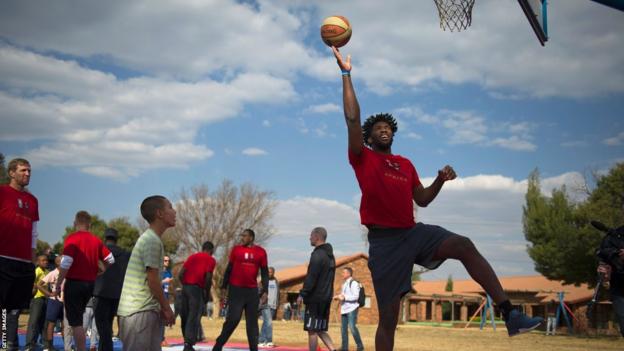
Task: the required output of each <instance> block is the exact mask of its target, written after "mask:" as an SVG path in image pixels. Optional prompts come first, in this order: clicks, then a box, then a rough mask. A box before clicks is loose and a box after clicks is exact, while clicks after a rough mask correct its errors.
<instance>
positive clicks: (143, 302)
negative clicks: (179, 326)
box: [117, 229, 165, 317]
mask: <svg viewBox="0 0 624 351" xmlns="http://www.w3.org/2000/svg"><path fill="white" fill-rule="evenodd" d="M164 254H165V250H164V247H163V244H162V241H161V240H160V237H158V235H156V233H154V231H153V230H152V229H147V230H146V231H145V232H144V233H143V234H141V236H140V237H139V240H137V242H136V244H135V245H134V248H133V249H132V255H130V261H129V262H128V268H127V269H126V275H125V277H124V283H123V288H122V290H121V298H120V299H119V309H118V311H117V314H118V315H119V316H122V317H127V316H130V315H132V314H134V313H137V312H141V311H150V310H155V311H160V304H159V303H158V300H156V298H155V297H154V296H153V295H152V293H151V291H150V288H149V286H148V285H147V271H146V268H148V267H149V268H158V271H159V272H158V276H159V277H160V275H161V273H162V270H163V258H164Z"/></svg>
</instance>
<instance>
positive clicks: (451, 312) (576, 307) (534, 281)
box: [403, 275, 617, 333]
mask: <svg viewBox="0 0 624 351" xmlns="http://www.w3.org/2000/svg"><path fill="white" fill-rule="evenodd" d="M499 280H500V282H501V285H502V286H503V289H504V290H505V292H506V293H507V295H508V296H509V299H510V301H511V303H512V304H513V305H514V306H520V308H522V309H523V310H524V311H525V313H527V314H528V315H530V316H540V317H544V318H547V317H553V316H555V315H556V311H557V309H558V308H559V305H560V303H559V294H560V293H563V301H564V302H565V305H566V306H567V308H569V311H570V312H571V313H572V314H573V316H571V317H572V318H570V320H571V323H572V325H573V328H574V329H575V330H576V331H588V330H596V329H598V330H601V331H603V332H606V333H616V332H617V331H616V330H615V326H614V324H613V322H612V321H611V315H612V313H613V310H612V306H611V302H610V301H609V300H608V299H607V298H606V297H607V296H602V299H599V301H597V303H596V309H595V312H594V318H593V319H594V320H592V321H588V320H587V318H586V311H587V303H588V302H589V301H590V300H591V299H592V297H593V293H594V289H591V288H589V287H588V286H587V284H582V285H580V286H574V285H563V284H562V283H561V282H559V281H553V280H548V279H546V278H545V277H544V276H541V275H533V276H512V277H499ZM446 284H447V280H446V279H444V280H436V281H418V282H415V283H414V285H413V292H412V294H410V295H409V296H408V297H407V298H406V299H405V300H404V304H403V310H404V311H405V313H404V318H403V319H404V321H413V322H418V321H431V322H443V321H451V322H464V323H465V322H467V321H468V320H469V319H470V318H471V317H472V316H473V315H474V314H475V312H477V311H478V310H479V307H480V306H481V305H482V304H483V303H484V301H485V296H486V295H485V291H484V290H483V288H481V286H480V285H479V284H477V283H476V282H475V281H474V280H471V279H466V280H454V281H453V291H450V292H449V291H445V287H446ZM607 295H608V294H607ZM443 304H446V306H447V308H446V313H443V307H442V306H443ZM495 313H496V314H499V312H498V311H496V312H495ZM464 323H460V324H464ZM559 326H560V327H562V328H564V327H565V326H566V323H565V321H564V320H560V321H559Z"/></svg>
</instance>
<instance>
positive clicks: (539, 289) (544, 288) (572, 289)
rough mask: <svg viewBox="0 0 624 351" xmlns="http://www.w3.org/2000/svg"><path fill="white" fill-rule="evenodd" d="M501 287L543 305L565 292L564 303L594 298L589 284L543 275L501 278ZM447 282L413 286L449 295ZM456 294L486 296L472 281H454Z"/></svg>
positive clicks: (428, 292)
mask: <svg viewBox="0 0 624 351" xmlns="http://www.w3.org/2000/svg"><path fill="white" fill-rule="evenodd" d="M499 280H500V282H501V285H502V286H503V289H504V290H505V291H506V292H528V293H536V296H537V297H538V298H540V299H541V301H542V302H543V303H545V302H549V301H559V297H558V295H557V294H558V293H559V292H564V301H566V302H567V303H573V304H575V303H579V302H583V301H588V300H590V299H591V298H592V296H593V291H594V290H593V289H590V288H589V287H588V285H587V284H582V285H580V286H574V285H563V283H561V282H558V281H554V280H548V279H546V277H544V276H541V275H531V276H510V277H499ZM446 282H447V280H446V279H444V280H433V281H418V282H415V283H414V284H413V288H414V290H416V293H417V294H420V295H433V294H436V295H442V294H448V292H445V291H444V288H445V287H446ZM453 293H454V294H470V295H472V294H484V293H485V292H484V290H483V288H481V286H480V285H479V284H477V282H475V281H474V280H472V279H466V280H453Z"/></svg>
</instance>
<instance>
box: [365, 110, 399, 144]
mask: <svg viewBox="0 0 624 351" xmlns="http://www.w3.org/2000/svg"><path fill="white" fill-rule="evenodd" d="M377 122H386V123H388V124H389V125H390V128H391V129H392V134H396V132H397V121H396V119H394V117H392V115H391V114H389V113H378V114H376V115H373V116H370V117H368V118H367V119H366V121H364V124H363V125H362V133H363V134H364V143H365V144H366V145H368V146H370V144H369V143H368V138H370V136H371V132H372V131H373V126H374V125H375V123H377Z"/></svg>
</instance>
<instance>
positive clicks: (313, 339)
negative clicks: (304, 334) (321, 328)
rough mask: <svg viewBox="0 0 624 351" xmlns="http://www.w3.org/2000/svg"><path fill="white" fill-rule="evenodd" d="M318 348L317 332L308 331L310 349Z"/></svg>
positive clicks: (311, 350)
mask: <svg viewBox="0 0 624 351" xmlns="http://www.w3.org/2000/svg"><path fill="white" fill-rule="evenodd" d="M317 348H318V336H317V334H316V333H315V332H311V331H309V332H308V349H309V350H310V351H316V349H317Z"/></svg>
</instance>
